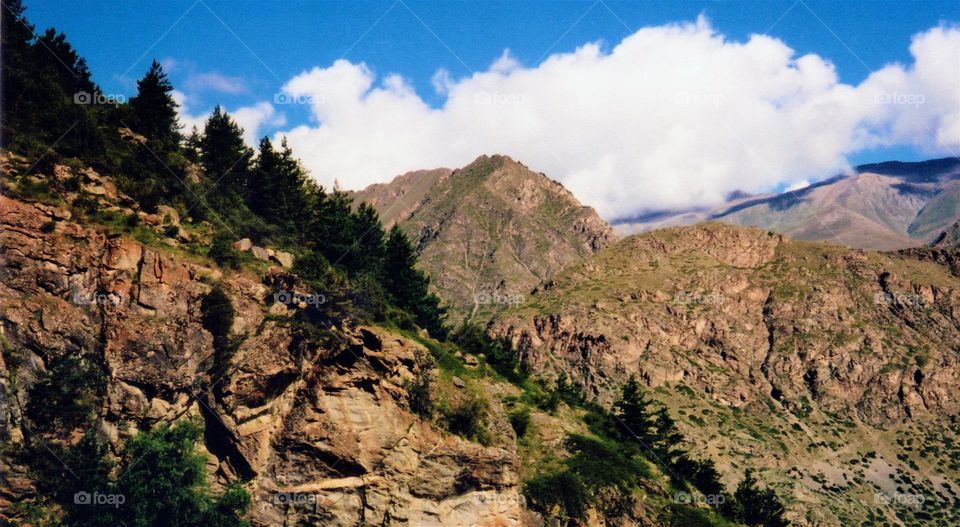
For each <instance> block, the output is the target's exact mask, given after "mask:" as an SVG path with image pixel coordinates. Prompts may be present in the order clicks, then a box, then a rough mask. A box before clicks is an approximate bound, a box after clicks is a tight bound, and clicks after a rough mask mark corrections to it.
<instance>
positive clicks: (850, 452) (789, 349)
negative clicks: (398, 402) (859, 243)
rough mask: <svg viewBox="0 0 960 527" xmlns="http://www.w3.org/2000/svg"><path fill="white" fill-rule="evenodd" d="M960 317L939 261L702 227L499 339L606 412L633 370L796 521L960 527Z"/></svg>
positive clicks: (580, 277)
mask: <svg viewBox="0 0 960 527" xmlns="http://www.w3.org/2000/svg"><path fill="white" fill-rule="evenodd" d="M958 314H960V281H958V280H957V278H956V277H955V276H954V275H953V274H951V272H950V270H949V269H948V268H947V267H945V266H942V265H938V264H937V263H936V262H932V261H920V260H919V259H916V258H914V257H912V256H910V255H909V254H907V253H905V254H901V255H894V254H880V253H873V252H863V251H858V250H851V249H846V248H842V247H837V246H832V245H827V244H823V243H811V242H801V241H792V240H789V239H786V238H784V237H783V236H782V235H779V234H775V233H773V232H768V231H760V230H756V229H749V228H741V227H734V226H730V225H724V224H720V223H704V224H699V225H696V226H692V227H681V228H673V229H665V230H661V231H653V232H651V233H647V234H644V235H636V236H632V237H630V238H627V239H624V240H621V241H620V242H618V243H617V244H615V245H613V246H611V247H609V248H607V249H605V250H603V251H601V252H600V253H599V254H597V255H596V256H595V257H594V258H592V259H590V260H588V261H586V262H584V263H583V264H580V265H577V266H574V267H572V268H570V269H568V270H565V271H564V272H561V273H559V274H557V275H555V276H554V277H553V278H552V279H551V280H550V281H549V282H548V283H547V284H545V285H544V286H543V287H542V288H541V289H540V290H538V291H537V292H536V293H535V294H533V295H531V296H530V298H529V299H528V301H527V302H526V303H525V304H524V305H522V306H520V307H517V308H515V309H512V310H511V311H508V312H505V313H502V314H500V315H498V316H497V317H496V318H495V319H494V320H493V321H492V322H491V325H490V331H491V332H492V333H493V334H495V335H503V336H507V337H509V338H511V339H512V340H513V341H514V342H515V343H516V344H517V346H518V347H519V349H520V350H521V352H522V353H523V354H524V360H525V361H526V363H527V365H528V367H529V368H530V369H531V370H532V371H538V372H545V375H548V376H549V375H555V374H557V373H558V372H566V373H567V374H569V375H572V376H573V377H574V378H575V379H577V380H578V382H580V383H581V384H582V385H583V386H585V387H586V389H587V390H589V391H590V392H591V393H594V394H596V395H597V396H599V397H600V398H601V400H609V398H610V396H611V388H612V387H615V386H617V385H619V384H620V383H622V382H623V381H624V380H625V379H627V378H629V377H630V376H631V375H635V376H637V377H638V378H639V379H640V380H642V381H643V382H644V383H645V384H646V385H647V386H648V387H649V389H650V391H651V393H652V395H654V396H655V397H656V398H658V399H660V400H662V401H664V402H665V403H666V404H667V405H668V406H669V407H670V408H671V409H672V411H673V413H674V416H675V417H677V418H678V419H679V420H680V422H681V425H682V427H683V430H684V432H685V433H687V434H688V436H690V437H692V438H693V439H694V440H693V445H692V446H693V448H694V449H695V450H698V451H701V452H705V453H709V454H711V455H713V456H714V457H715V458H717V459H720V460H721V464H720V466H721V467H722V468H723V469H725V470H727V471H728V472H729V471H730V469H731V468H736V467H743V466H754V467H757V468H759V469H761V470H762V471H763V473H764V474H765V478H766V479H767V480H768V481H775V482H776V484H775V486H777V487H778V488H779V489H780V494H781V495H786V496H790V497H791V499H792V500H793V502H794V503H793V506H792V509H793V512H794V519H795V520H796V521H797V522H798V523H799V524H802V525H841V524H849V522H852V521H854V520H856V521H857V523H859V521H862V520H865V519H868V518H869V519H872V520H875V521H880V520H882V521H894V518H899V521H902V522H904V523H906V524H908V525H952V524H955V522H956V521H958V519H960V518H957V517H956V512H957V509H956V508H955V506H954V503H955V500H957V496H958V493H960V486H957V485H956V484H955V483H951V482H950V480H951V479H954V480H955V479H956V477H957V476H958V475H960V464H958V463H957V459H960V448H958V445H960V443H958V441H960V426H958V424H957V418H958V417H960V403H958V402H957V400H956V398H954V397H953V396H952V392H953V391H954V390H955V387H956V386H957V384H958V383H960V354H958V352H957V350H958V349H960V315H958ZM904 482H909V483H904ZM908 494H909V495H911V496H913V497H916V496H917V495H921V496H923V497H924V498H923V499H925V500H926V501H925V502H924V505H923V507H922V508H916V507H913V508H912V507H911V506H909V505H908V504H907V505H905V503H906V500H907V498H905V497H904V496H905V495H908ZM901 498H902V499H901ZM951 511H952V512H951ZM927 515H929V516H927ZM924 518H927V519H931V522H930V523H928V522H927V521H925V520H924ZM933 518H936V519H938V521H939V522H940V523H934V522H933V520H932V519H933ZM950 518H952V519H950ZM882 521H880V523H882Z"/></svg>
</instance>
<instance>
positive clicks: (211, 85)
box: [184, 71, 247, 94]
mask: <svg viewBox="0 0 960 527" xmlns="http://www.w3.org/2000/svg"><path fill="white" fill-rule="evenodd" d="M184 85H185V86H186V87H187V88H188V89H189V90H190V91H191V92H202V91H214V92H221V93H230V94H237V93H244V92H246V91H247V86H246V84H245V83H244V82H243V79H241V78H240V77H228V76H226V75H223V74H220V73H217V72H215V71H209V72H204V73H191V74H190V75H189V76H188V77H187V80H186V81H185V82H184Z"/></svg>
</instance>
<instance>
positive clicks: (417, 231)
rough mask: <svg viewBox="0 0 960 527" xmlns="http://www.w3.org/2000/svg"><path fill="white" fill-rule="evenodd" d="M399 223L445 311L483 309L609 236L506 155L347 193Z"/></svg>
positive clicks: (585, 210) (484, 312)
mask: <svg viewBox="0 0 960 527" xmlns="http://www.w3.org/2000/svg"><path fill="white" fill-rule="evenodd" d="M354 197H355V201H357V202H366V203H368V204H370V205H371V206H373V207H374V208H375V209H377V211H378V212H379V213H380V216H381V218H382V219H383V222H384V224H385V225H387V226H390V225H392V224H394V223H398V224H399V225H400V226H401V228H403V230H404V231H405V232H406V233H407V235H408V236H409V237H410V239H411V240H412V241H414V243H416V244H417V250H418V251H419V253H420V265H421V266H422V268H423V269H424V270H425V271H427V272H428V273H429V274H430V276H431V277H433V285H434V287H435V288H436V292H437V294H438V295H439V296H440V298H441V299H443V300H444V301H445V302H446V303H447V304H448V305H449V306H450V307H451V310H452V313H451V315H452V316H451V318H453V319H454V320H457V319H461V318H471V317H473V318H479V319H483V318H488V317H489V316H490V315H491V314H493V313H495V312H497V311H499V310H500V309H502V308H504V307H509V306H511V305H514V304H518V303H520V302H522V301H523V299H524V297H525V296H526V295H527V294H528V293H529V292H530V290H531V289H533V288H534V287H536V286H537V284H539V283H540V282H542V281H543V280H545V279H547V278H548V277H549V276H551V275H552V274H553V273H555V272H557V271H559V270H560V269H562V268H564V267H566V266H568V265H570V264H573V263H575V262H578V261H580V260H582V259H584V258H586V257H589V256H591V255H593V254H594V253H595V252H597V251H599V250H600V249H602V248H604V247H606V246H607V245H609V244H610V243H611V242H612V241H613V239H614V238H613V232H612V230H611V228H610V226H609V225H607V224H606V223H605V222H604V221H603V220H602V219H601V218H600V217H599V216H598V215H597V213H596V211H594V210H593V209H592V208H591V207H586V206H584V205H582V204H581V203H580V202H579V201H577V199H576V198H575V197H574V196H573V194H571V193H570V192H569V191H568V190H567V189H565V188H564V187H563V185H561V184H560V183H558V182H556V181H553V180H551V179H550V178H548V177H546V176H545V175H544V174H541V173H538V172H534V171H532V170H530V169H529V168H527V167H526V166H524V165H523V164H522V163H519V162H517V161H514V160H513V159H510V158H509V157H506V156H500V155H494V156H480V157H479V158H477V159H476V160H475V161H473V162H472V163H470V164H469V165H467V166H465V167H463V168H460V169H456V170H450V169H443V168H441V169H435V170H421V171H416V172H408V173H407V174H404V175H402V176H399V177H397V178H395V179H394V180H393V181H392V182H390V183H387V184H377V185H372V186H370V187H367V188H366V189H364V190H362V191H360V192H358V193H356V194H355V195H354Z"/></svg>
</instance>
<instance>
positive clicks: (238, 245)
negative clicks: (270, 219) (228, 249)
mask: <svg viewBox="0 0 960 527" xmlns="http://www.w3.org/2000/svg"><path fill="white" fill-rule="evenodd" d="M251 247H253V242H251V241H250V238H243V239H242V240H237V241H235V242H233V248H234V249H236V250H238V251H240V252H247V251H249V250H250V248H251Z"/></svg>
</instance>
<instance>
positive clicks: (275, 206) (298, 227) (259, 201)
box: [247, 137, 310, 237]
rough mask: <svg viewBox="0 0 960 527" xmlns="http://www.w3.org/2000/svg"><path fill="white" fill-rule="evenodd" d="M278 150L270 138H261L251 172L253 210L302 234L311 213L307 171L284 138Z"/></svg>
mask: <svg viewBox="0 0 960 527" xmlns="http://www.w3.org/2000/svg"><path fill="white" fill-rule="evenodd" d="M281 145H282V149H281V150H279V151H278V150H276V149H275V148H274V147H273V143H271V142H270V139H269V138H267V137H264V138H263V139H261V140H260V148H259V153H258V155H257V160H256V162H255V163H254V168H253V170H252V171H251V173H250V182H249V187H250V192H249V194H248V201H247V204H248V205H249V206H250V210H252V211H253V212H255V213H256V214H258V215H260V216H261V217H262V218H263V219H265V220H266V221H268V222H270V223H272V224H274V225H277V226H280V227H281V228H282V229H283V230H284V231H285V232H288V233H297V234H302V232H303V230H304V227H305V226H306V223H307V221H308V220H309V213H310V197H309V193H310V189H309V188H308V184H307V175H306V172H305V171H304V169H303V167H301V166H300V162H299V161H298V160H297V159H296V158H295V157H294V156H293V151H292V150H290V147H289V146H288V145H287V140H286V139H284V140H283V142H282V143H281ZM298 237H299V236H298Z"/></svg>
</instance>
